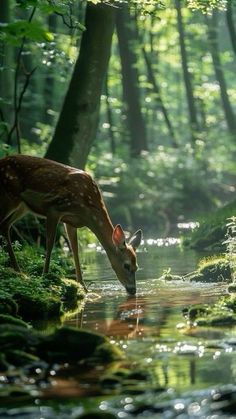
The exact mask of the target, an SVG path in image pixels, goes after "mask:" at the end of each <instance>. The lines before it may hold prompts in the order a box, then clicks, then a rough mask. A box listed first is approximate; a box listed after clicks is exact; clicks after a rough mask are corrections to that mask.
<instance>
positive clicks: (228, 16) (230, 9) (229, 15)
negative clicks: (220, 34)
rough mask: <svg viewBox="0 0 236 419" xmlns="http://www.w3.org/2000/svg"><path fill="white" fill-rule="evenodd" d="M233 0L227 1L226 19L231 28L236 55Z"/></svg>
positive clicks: (230, 33)
mask: <svg viewBox="0 0 236 419" xmlns="http://www.w3.org/2000/svg"><path fill="white" fill-rule="evenodd" d="M232 6H233V2H232V0H228V2H227V11H226V20H227V25H228V29H229V36H230V39H231V43H232V48H233V51H234V54H235V55H236V30H235V26H234V16H233V7H232Z"/></svg>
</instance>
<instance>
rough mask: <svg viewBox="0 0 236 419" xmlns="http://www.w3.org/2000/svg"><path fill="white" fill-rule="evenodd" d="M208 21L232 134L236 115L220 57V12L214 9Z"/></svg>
mask: <svg viewBox="0 0 236 419" xmlns="http://www.w3.org/2000/svg"><path fill="white" fill-rule="evenodd" d="M206 19H207V23H208V37H209V41H210V51H211V56H212V61H213V66H214V70H215V75H216V80H217V81H218V83H219V86H220V95H221V100H222V104H223V109H224V114H225V120H226V122H227V126H228V130H229V132H230V133H231V134H235V133H236V121H235V115H234V112H233V109H232V106H231V103H230V100H229V95H228V92H227V86H226V80H225V77H224V72H223V69H222V63H221V58H220V51H219V44H218V38H217V32H218V12H217V11H216V10H214V11H213V13H212V16H209V17H207V18H206Z"/></svg>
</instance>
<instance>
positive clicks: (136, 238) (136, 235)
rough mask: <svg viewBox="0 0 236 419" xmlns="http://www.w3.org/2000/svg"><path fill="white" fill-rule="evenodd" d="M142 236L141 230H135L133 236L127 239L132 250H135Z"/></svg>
mask: <svg viewBox="0 0 236 419" xmlns="http://www.w3.org/2000/svg"><path fill="white" fill-rule="evenodd" d="M142 237H143V233H142V230H137V231H136V232H135V233H134V234H133V236H132V237H131V238H130V239H129V244H130V245H131V246H132V247H133V249H134V250H136V249H137V248H138V247H139V245H140V243H141V240H142Z"/></svg>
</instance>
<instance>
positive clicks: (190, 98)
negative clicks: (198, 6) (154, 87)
mask: <svg viewBox="0 0 236 419" xmlns="http://www.w3.org/2000/svg"><path fill="white" fill-rule="evenodd" d="M175 7H176V11H177V26H178V32H179V42H180V51H181V60H182V68H183V77H184V84H185V90H186V97H187V104H188V110H189V122H190V129H191V134H192V141H193V142H195V132H196V131H197V130H198V129H199V126H198V119H197V111H196V105H195V98H194V94H193V87H192V80H191V74H190V72H189V67H188V55H187V51H186V45H185V30H184V24H183V18H182V10H181V1H180V0H175Z"/></svg>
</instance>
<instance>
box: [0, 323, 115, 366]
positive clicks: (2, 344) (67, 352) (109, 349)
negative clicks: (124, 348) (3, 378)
mask: <svg viewBox="0 0 236 419" xmlns="http://www.w3.org/2000/svg"><path fill="white" fill-rule="evenodd" d="M0 348H1V356H0V365H2V366H3V368H6V367H7V365H8V364H11V365H15V366H22V365H25V364H29V363H31V362H35V361H40V360H42V361H46V362H51V363H54V362H58V363H60V362H68V363H77V362H79V361H81V360H89V362H90V363H93V364H94V363H95V364H96V363H108V362H111V361H114V360H117V359H118V358H119V359H120V358H121V357H122V352H121V351H120V350H119V349H118V348H117V347H116V346H115V345H112V344H111V343H110V342H109V340H108V338H106V337H104V336H102V335H99V334H96V333H92V332H89V331H86V330H78V329H76V328H73V327H66V326H64V327H62V328H60V329H57V330H56V331H55V332H53V333H51V334H50V335H46V336H45V335H43V334H41V333H40V332H37V331H35V330H34V329H29V328H28V329H27V328H26V327H25V326H19V325H15V324H1V325H0ZM19 348H20V349H19Z"/></svg>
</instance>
